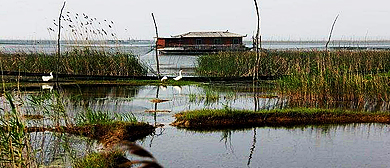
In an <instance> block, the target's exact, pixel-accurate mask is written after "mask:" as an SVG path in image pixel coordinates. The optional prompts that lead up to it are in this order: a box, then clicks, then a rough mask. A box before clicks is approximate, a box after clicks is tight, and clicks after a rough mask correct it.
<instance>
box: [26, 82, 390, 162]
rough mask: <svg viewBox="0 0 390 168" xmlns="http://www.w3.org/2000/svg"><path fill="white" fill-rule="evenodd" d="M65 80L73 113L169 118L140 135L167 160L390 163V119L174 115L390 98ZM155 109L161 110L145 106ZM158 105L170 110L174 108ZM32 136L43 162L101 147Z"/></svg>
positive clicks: (374, 106)
mask: <svg viewBox="0 0 390 168" xmlns="http://www.w3.org/2000/svg"><path fill="white" fill-rule="evenodd" d="M61 88H62V93H63V95H64V96H65V98H64V100H63V101H64V102H65V104H66V106H65V107H66V109H67V112H68V113H69V114H68V115H69V116H70V117H71V118H72V117H74V116H75V114H77V113H78V112H81V111H84V110H86V109H92V110H102V111H110V112H113V113H130V112H131V113H133V114H134V115H135V116H136V117H137V119H138V120H140V121H145V122H149V123H150V124H152V125H156V126H158V125H160V124H164V125H165V126H164V127H158V128H157V129H156V133H155V134H154V135H152V136H149V137H147V138H146V139H144V140H142V141H139V143H141V144H142V145H143V146H144V147H145V148H146V149H147V150H148V151H150V152H151V153H152V154H153V155H154V156H155V157H156V158H157V160H158V161H159V162H160V163H161V164H162V165H164V166H167V167H245V166H248V167H340V165H341V167H343V166H345V165H347V166H351V167H365V166H367V167H381V166H385V167H389V166H390V164H387V160H388V158H389V154H388V151H389V150H390V141H389V140H390V137H389V136H390V134H389V129H388V126H387V125H383V124H349V125H324V126H307V127H296V128H275V127H273V128H268V127H261V128H250V129H244V130H233V131H232V130H223V131H216V132H193V131H186V130H181V129H176V128H175V127H171V126H169V125H168V124H169V123H171V122H173V120H174V117H173V115H174V114H175V113H178V112H182V111H186V110H195V109H204V108H224V107H226V106H228V107H230V108H234V109H248V110H260V109H275V108H287V107H302V106H303V107H327V108H333V107H338V108H339V107H343V108H345V109H360V108H362V109H366V110H369V111H375V110H388V106H389V103H388V102H378V101H372V100H369V99H366V100H361V101H345V102H335V104H332V103H331V101H328V102H327V103H323V104H321V103H320V102H316V101H313V102H307V101H304V99H293V97H291V96H289V95H279V94H277V93H276V92H275V91H273V90H270V89H268V88H266V87H258V86H255V87H254V86H253V85H249V86H248V85H240V84H237V85H236V84H229V85H227V87H222V86H217V87H213V86H211V87H210V85H206V86H194V85H189V86H180V87H179V86H115V85H63V86H61ZM29 94H35V93H31V92H26V94H25V95H24V96H25V99H28V97H29ZM191 96H192V97H191ZM194 97H195V98H194ZM152 99H165V100H169V101H166V102H161V103H156V102H151V100H152ZM148 110H154V111H155V112H153V113H147V112H145V111H148ZM158 110H169V111H171V113H166V112H165V113H161V112H157V111H158ZM40 122H43V125H45V126H49V125H50V123H48V122H45V121H40ZM40 124H41V123H39V122H37V123H32V125H40ZM31 138H32V142H34V143H33V144H34V146H33V148H34V149H40V146H42V145H43V146H44V147H43V149H44V150H42V152H38V153H37V157H41V156H44V157H43V158H45V159H44V160H40V162H41V163H43V164H49V163H52V162H55V161H56V160H58V159H56V158H61V156H63V155H64V154H65V153H76V155H72V156H81V155H82V154H83V152H85V151H93V150H96V149H97V148H98V145H96V144H95V142H89V141H87V140H80V139H79V137H76V138H74V139H66V138H68V137H67V136H66V135H58V134H54V133H47V132H45V133H36V134H35V135H33V134H32V135H31ZM64 138H65V139H64ZM62 144H68V147H59V145H62ZM79 145H80V146H79ZM70 146H71V147H70ZM65 148H66V149H71V150H68V151H67V150H65ZM79 149H81V151H78V150H79ZM74 150H75V151H74ZM46 158H47V159H46ZM188 158H191V159H188ZM65 161H66V160H65ZM66 162H67V161H66Z"/></svg>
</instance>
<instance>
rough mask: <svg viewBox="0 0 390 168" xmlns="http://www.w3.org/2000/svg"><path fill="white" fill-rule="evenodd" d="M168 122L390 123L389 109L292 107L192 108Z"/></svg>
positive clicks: (193, 125)
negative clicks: (369, 110) (376, 110)
mask: <svg viewBox="0 0 390 168" xmlns="http://www.w3.org/2000/svg"><path fill="white" fill-rule="evenodd" d="M175 117H176V120H175V121H174V122H173V123H172V124H171V125H173V126H177V127H179V128H190V129H216V128H222V127H223V128H226V127H231V128H240V127H252V126H298V125H321V124H348V123H390V112H362V111H348V110H341V109H316V108H294V109H278V110H261V111H257V112H254V111H249V110H233V109H218V110H210V109H204V110H195V111H187V112H182V113H178V114H176V115H175Z"/></svg>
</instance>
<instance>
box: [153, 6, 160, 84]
mask: <svg viewBox="0 0 390 168" xmlns="http://www.w3.org/2000/svg"><path fill="white" fill-rule="evenodd" d="M152 18H153V22H154V27H155V29H156V64H157V78H158V79H160V63H159V61H158V50H157V46H158V29H157V24H156V19H155V18H154V14H153V13H152Z"/></svg>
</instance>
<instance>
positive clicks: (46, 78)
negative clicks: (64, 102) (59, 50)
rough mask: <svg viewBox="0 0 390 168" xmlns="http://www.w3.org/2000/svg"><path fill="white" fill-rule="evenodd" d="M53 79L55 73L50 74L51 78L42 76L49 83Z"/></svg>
mask: <svg viewBox="0 0 390 168" xmlns="http://www.w3.org/2000/svg"><path fill="white" fill-rule="evenodd" d="M52 79H53V72H50V76H42V80H43V81H45V82H47V81H49V80H52Z"/></svg>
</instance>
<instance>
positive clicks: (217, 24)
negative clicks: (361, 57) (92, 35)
mask: <svg viewBox="0 0 390 168" xmlns="http://www.w3.org/2000/svg"><path fill="white" fill-rule="evenodd" d="M63 2H64V1H63V0H0V39H27V40H39V39H56V37H55V33H53V32H50V31H48V28H54V27H55V26H54V24H53V22H54V21H53V20H55V19H57V18H58V15H59V13H60V9H61V6H62V4H63ZM258 4H259V8H260V15H261V35H262V38H263V40H326V39H327V38H328V36H329V32H330V29H331V26H332V23H333V21H334V19H335V17H336V16H337V15H338V14H339V15H340V16H339V18H338V20H337V22H336V24H335V28H334V32H333V37H332V39H338V40H366V39H368V40H390V19H389V17H390V8H389V6H390V1H389V0H370V1H367V0H258ZM64 12H65V13H66V12H70V13H71V14H75V13H79V14H82V13H85V14H86V15H88V16H90V17H92V18H97V20H100V21H103V20H110V21H113V22H114V23H115V24H114V25H113V27H114V28H113V32H115V36H116V37H117V38H118V39H130V38H131V39H153V37H155V30H154V25H153V20H152V17H151V13H152V12H153V13H154V15H155V18H156V22H157V25H158V30H159V36H160V37H161V36H164V37H169V36H170V35H178V34H183V33H186V32H190V31H226V30H229V31H230V32H233V33H238V34H242V35H248V36H247V38H246V39H247V40H249V39H250V37H251V36H252V35H253V34H254V32H255V31H256V24H257V18H256V11H255V7H254V1H253V0H196V1H195V0H67V1H66V6H65V9H64ZM66 33H69V32H65V33H63V34H65V35H66Z"/></svg>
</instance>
